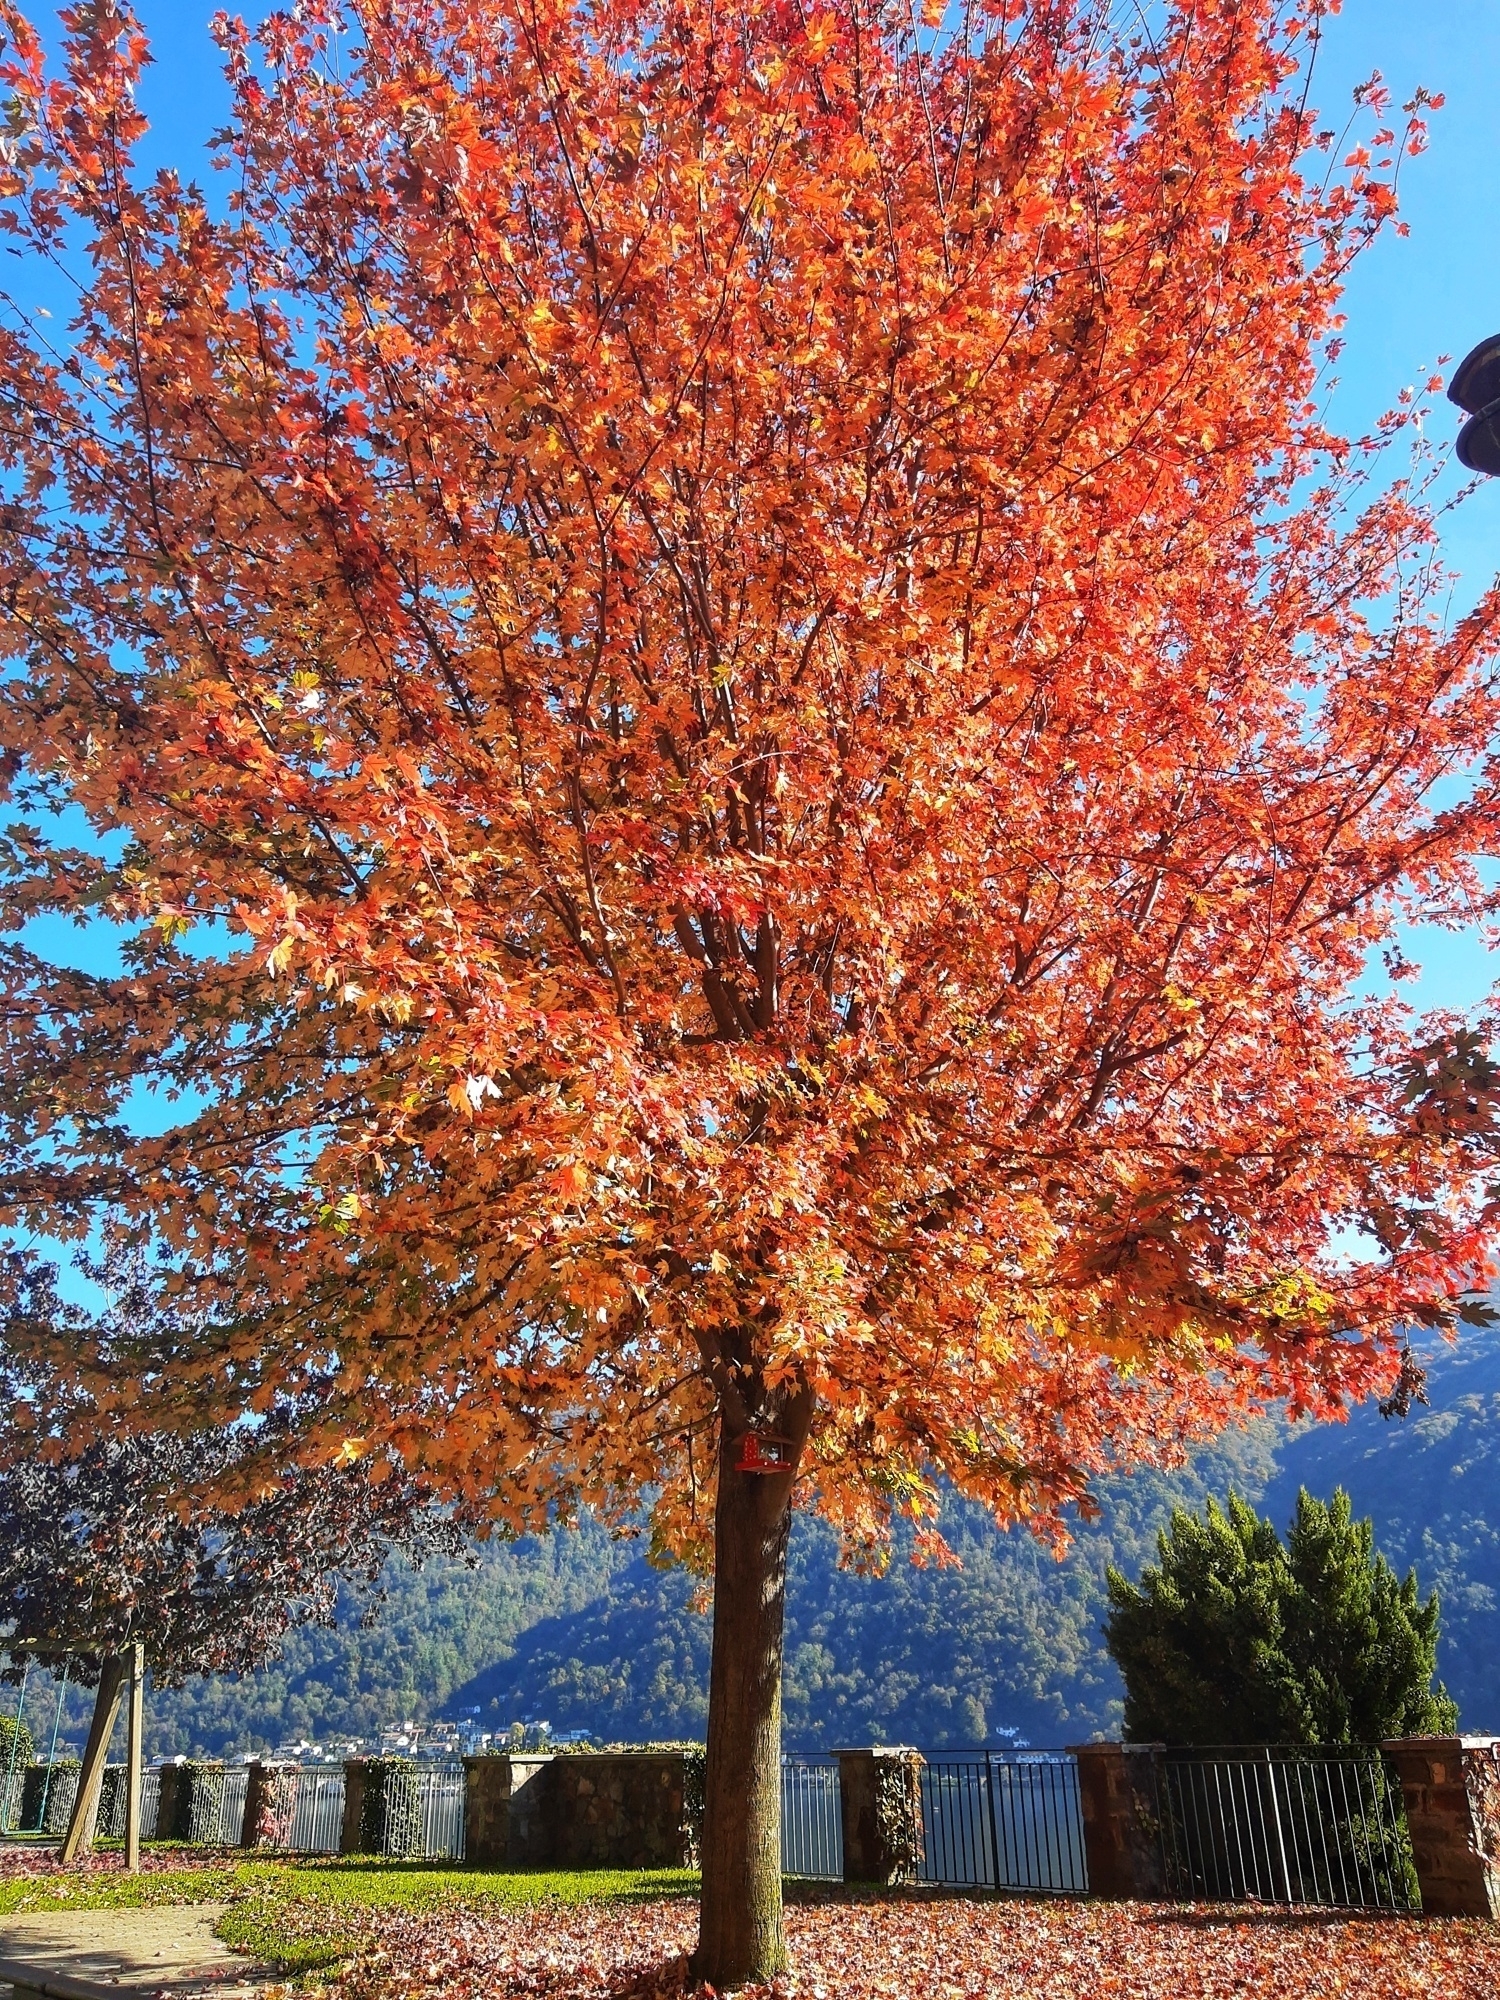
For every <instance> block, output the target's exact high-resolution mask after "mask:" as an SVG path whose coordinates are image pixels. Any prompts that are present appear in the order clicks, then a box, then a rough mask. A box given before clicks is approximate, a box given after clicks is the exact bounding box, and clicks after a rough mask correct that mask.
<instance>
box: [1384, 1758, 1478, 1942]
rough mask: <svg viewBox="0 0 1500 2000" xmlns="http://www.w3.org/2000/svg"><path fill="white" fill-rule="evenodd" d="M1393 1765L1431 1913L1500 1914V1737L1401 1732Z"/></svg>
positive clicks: (1425, 1905)
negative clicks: (1403, 1734) (1425, 1734)
mask: <svg viewBox="0 0 1500 2000" xmlns="http://www.w3.org/2000/svg"><path fill="white" fill-rule="evenodd" d="M1380 1747H1381V1748H1382V1749H1383V1750H1384V1751H1385V1754H1386V1755H1387V1756H1388V1757H1389V1758H1390V1760H1391V1762H1392V1763H1393V1764H1394V1765H1395V1767H1396V1774H1397V1776H1398V1777H1399V1778H1400V1780H1401V1796H1402V1798H1403V1800H1404V1801H1405V1804H1406V1823H1407V1825H1408V1826H1409V1827H1410V1829H1411V1847H1412V1859H1413V1861H1414V1862H1415V1863H1416V1870H1417V1882H1418V1884H1419V1885H1420V1887H1421V1891H1422V1914H1423V1915H1424V1916H1429V1917H1500V1737H1495V1736H1400V1737H1396V1738H1393V1739H1392V1740H1391V1741H1389V1742H1386V1743H1383V1744H1382V1745H1381V1746H1380Z"/></svg>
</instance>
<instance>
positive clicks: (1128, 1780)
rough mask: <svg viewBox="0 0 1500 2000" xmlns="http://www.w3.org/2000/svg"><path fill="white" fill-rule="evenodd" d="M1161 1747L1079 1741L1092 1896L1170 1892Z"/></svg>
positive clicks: (1075, 1750) (1075, 1749) (1076, 1751)
mask: <svg viewBox="0 0 1500 2000" xmlns="http://www.w3.org/2000/svg"><path fill="white" fill-rule="evenodd" d="M1164 1747H1165V1746H1164V1745H1163V1744H1160V1743H1079V1744H1075V1745H1073V1746H1072V1755H1073V1756H1075V1757H1076V1758H1077V1759H1078V1798H1079V1803H1080V1805H1081V1806H1082V1809H1083V1852H1084V1859H1085V1860H1086V1861H1087V1863H1088V1872H1089V1894H1090V1895H1091V1896H1102V1897H1106V1898H1108V1899H1110V1900H1112V1901H1126V1902H1128V1901H1134V1900H1136V1899H1142V1900H1147V1901H1149V1900H1152V1899H1154V1898H1159V1897H1160V1896H1162V1895H1163V1894H1164V1893H1165V1890H1166V1869H1165V1867H1164V1866H1163V1860H1162V1841H1161V1801H1160V1775H1161V1772H1160V1766H1161V1753H1162V1750H1163V1749H1164Z"/></svg>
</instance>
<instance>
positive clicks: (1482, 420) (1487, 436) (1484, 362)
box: [1448, 333, 1500, 478]
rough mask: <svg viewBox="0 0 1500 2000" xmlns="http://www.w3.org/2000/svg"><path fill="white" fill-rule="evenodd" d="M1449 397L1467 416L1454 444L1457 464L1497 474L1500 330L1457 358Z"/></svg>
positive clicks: (1499, 469)
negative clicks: (1457, 458) (1459, 358)
mask: <svg viewBox="0 0 1500 2000" xmlns="http://www.w3.org/2000/svg"><path fill="white" fill-rule="evenodd" d="M1448 400H1449V401H1450V402H1452V403H1457V405H1458V407H1459V408H1460V409H1461V410H1466V411H1467V412H1468V417H1469V421H1468V422H1467V423H1466V424H1465V425H1464V427H1463V429H1462V430H1461V431H1460V432H1459V434H1458V443H1457V446H1456V447H1455V449H1456V450H1457V452H1458V457H1459V462H1460V464H1462V465H1466V466H1467V467H1468V468H1469V470H1470V472H1483V473H1487V474H1488V475H1489V476H1490V477H1491V478H1494V477H1496V476H1497V475H1500V334H1497V333H1492V334H1491V335H1490V336H1489V337H1488V339H1485V340H1481V341H1480V343H1479V345H1478V346H1477V347H1475V348H1471V349H1470V351H1469V352H1468V353H1467V354H1466V355H1465V356H1464V358H1463V360H1462V361H1460V363H1459V364H1458V367H1457V369H1456V370H1455V371H1454V375H1453V380H1452V381H1451V382H1450V383H1449V384H1448Z"/></svg>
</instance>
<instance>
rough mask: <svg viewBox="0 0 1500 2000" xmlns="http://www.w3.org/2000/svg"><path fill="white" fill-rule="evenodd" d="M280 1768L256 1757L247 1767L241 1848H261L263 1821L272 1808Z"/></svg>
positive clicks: (241, 1825)
mask: <svg viewBox="0 0 1500 2000" xmlns="http://www.w3.org/2000/svg"><path fill="white" fill-rule="evenodd" d="M277 1770H278V1766H276V1765H275V1764H267V1763H266V1762H265V1761H264V1760H263V1759H262V1758H260V1757H256V1758H255V1759H254V1760H253V1761H252V1762H251V1763H249V1764H247V1765H246V1766H245V1814H244V1818H243V1819H242V1820H241V1821H240V1846H241V1847H259V1846H260V1844H261V1840H262V1838H263V1830H262V1827H261V1821H262V1819H263V1818H264V1817H266V1816H267V1815H268V1813H269V1811H270V1809H271V1807H272V1804H273V1802H274V1796H275V1785H276V1776H277Z"/></svg>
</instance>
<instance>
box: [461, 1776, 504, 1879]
mask: <svg viewBox="0 0 1500 2000" xmlns="http://www.w3.org/2000/svg"><path fill="white" fill-rule="evenodd" d="M464 1826H465V1829H466V1830H465V1833H464V1854H465V1858H466V1859H467V1860H468V1862H469V1864H470V1866H471V1867H472V1866H475V1865H476V1864H477V1865H478V1866H479V1867H481V1868H504V1867H506V1866H507V1865H508V1864H509V1862H510V1858H511V1856H510V1759H509V1757H465V1759H464Z"/></svg>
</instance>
